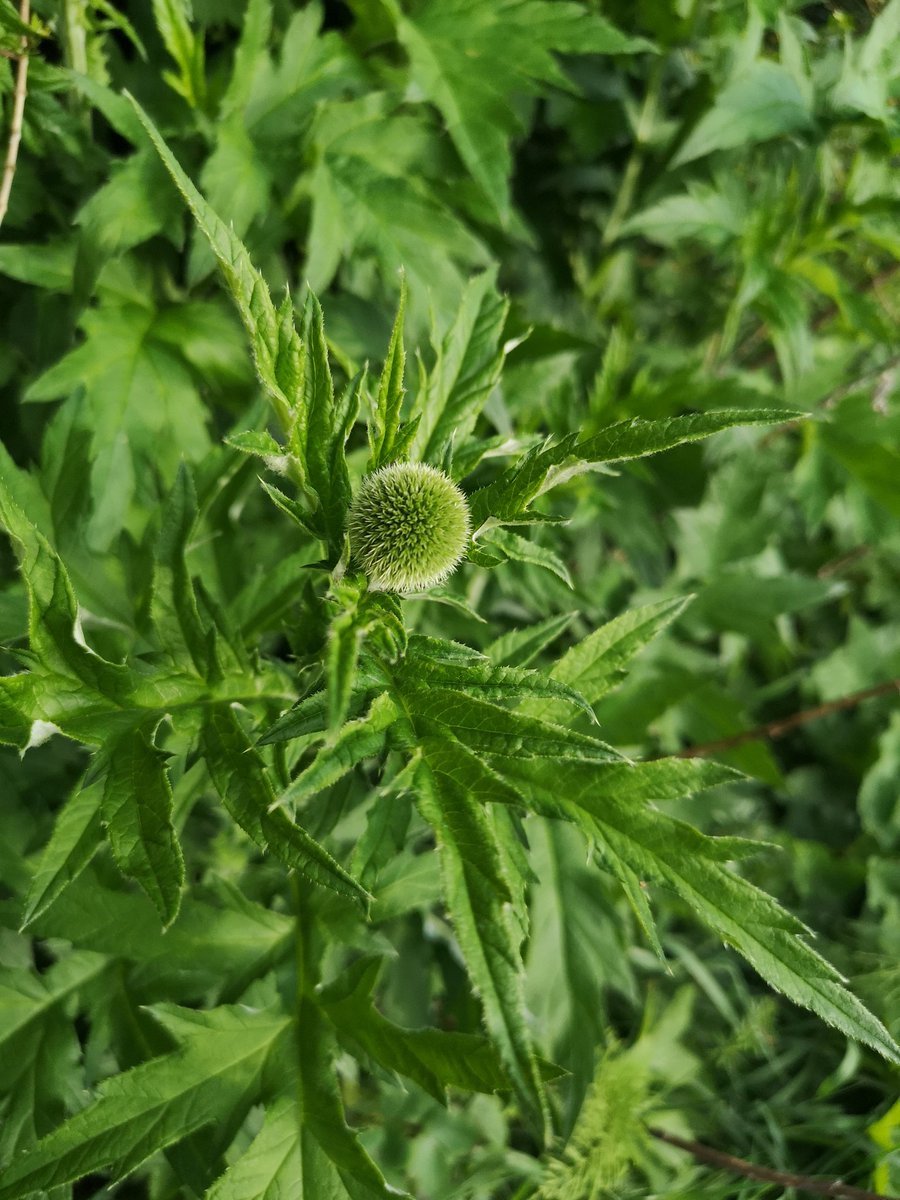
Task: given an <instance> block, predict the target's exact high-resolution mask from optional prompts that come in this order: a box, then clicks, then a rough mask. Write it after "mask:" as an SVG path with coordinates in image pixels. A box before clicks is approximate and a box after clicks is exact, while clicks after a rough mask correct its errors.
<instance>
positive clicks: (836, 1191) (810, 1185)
mask: <svg viewBox="0 0 900 1200" xmlns="http://www.w3.org/2000/svg"><path fill="white" fill-rule="evenodd" d="M648 1132H649V1133H650V1135H651V1136H652V1137H655V1138H657V1139H658V1140H659V1141H661V1142H665V1143H666V1144H667V1145H669V1146H677V1147H678V1149H679V1150H685V1151H686V1152H687V1153H688V1154H690V1155H692V1156H693V1157H694V1158H695V1159H696V1160H697V1161H698V1162H702V1163H708V1164H709V1166H711V1167H719V1168H721V1170H723V1171H730V1172H731V1173H732V1174H733V1175H743V1176H744V1178H745V1179H758V1180H759V1181H760V1182H761V1183H774V1184H778V1185H779V1186H780V1187H789V1188H796V1189H797V1191H800V1192H809V1193H810V1195H813V1196H831V1197H833V1198H834V1200H890V1197H888V1196H885V1195H883V1194H882V1193H881V1192H867V1191H865V1190H864V1189H863V1188H858V1187H851V1185H850V1184H849V1183H844V1182H843V1181H842V1180H840V1179H817V1178H816V1177H815V1176H813V1175H796V1174H794V1172H793V1171H774V1170H772V1168H771V1167H762V1166H760V1165H759V1164H758V1163H752V1162H747V1160H746V1159H745V1158H735V1157H734V1155H733V1154H725V1153H724V1152H723V1151H722V1150H714V1149H713V1148H712V1146H704V1145H702V1143H700V1142H692V1141H688V1139H687V1138H680V1137H677V1136H676V1135H675V1134H674V1133H667V1132H666V1130H664V1129H654V1128H650V1129H649V1130H648Z"/></svg>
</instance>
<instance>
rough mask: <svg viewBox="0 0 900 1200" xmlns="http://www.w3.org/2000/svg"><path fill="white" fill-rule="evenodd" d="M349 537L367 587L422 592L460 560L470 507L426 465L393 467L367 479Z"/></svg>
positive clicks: (452, 485)
mask: <svg viewBox="0 0 900 1200" xmlns="http://www.w3.org/2000/svg"><path fill="white" fill-rule="evenodd" d="M348 532H349V534H350V548H351V551H352V553H353V556H354V558H355V559H356V560H357V562H358V563H359V565H360V566H361V567H362V568H363V569H364V570H365V572H366V574H367V575H368V577H369V587H371V588H373V589H375V590H378V591H387V592H418V591H424V590H425V589H427V588H431V587H434V586H435V585H436V584H439V583H443V581H444V580H445V579H446V578H447V577H448V576H449V575H451V574H452V572H453V571H454V570H455V569H456V568H457V566H458V565H459V563H460V561H461V560H462V557H463V554H464V553H465V548H466V542H467V541H468V537H469V507H468V504H467V503H466V498H465V496H464V495H463V493H462V492H461V491H460V489H459V488H458V487H457V486H456V484H455V483H453V481H452V480H451V479H449V478H448V477H447V476H446V475H445V474H444V472H443V471H439V470H438V469H437V468H436V467H431V466H429V465H428V464H427V463H410V462H404V463H392V464H391V465H390V466H387V467H381V468H380V469H379V470H377V471H375V472H374V473H373V474H371V475H368V476H366V478H365V479H364V480H363V482H362V484H361V485H360V488H359V491H358V492H357V495H356V497H355V499H354V501H353V504H352V506H351V509H350V519H349V522H348Z"/></svg>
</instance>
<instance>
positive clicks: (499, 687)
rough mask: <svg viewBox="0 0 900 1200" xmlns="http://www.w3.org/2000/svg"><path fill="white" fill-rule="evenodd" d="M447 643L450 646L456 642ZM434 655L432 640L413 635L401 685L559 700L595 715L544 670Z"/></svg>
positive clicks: (471, 657) (472, 657)
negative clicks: (449, 658) (543, 671)
mask: <svg viewBox="0 0 900 1200" xmlns="http://www.w3.org/2000/svg"><path fill="white" fill-rule="evenodd" d="M444 645H445V646H447V647H449V646H451V645H452V643H444ZM460 649H463V650H466V649H468V648H467V647H461V648H460ZM434 654H435V647H434V645H433V643H432V640H431V639H427V638H421V637H418V636H416V637H413V638H411V639H410V642H409V652H408V654H407V656H406V658H405V659H404V661H403V662H402V663H401V664H400V666H399V667H398V671H397V675H398V679H399V681H400V684H401V686H406V685H407V684H408V685H409V686H411V687H419V686H424V687H428V686H430V685H434V686H438V687H455V688H461V689H463V690H466V691H471V692H474V693H475V694H476V695H480V696H488V697H491V698H493V699H508V700H513V699H519V700H527V699H535V698H538V699H542V700H544V699H546V700H559V701H563V702H565V703H566V704H568V705H573V706H574V707H576V708H579V709H581V711H582V712H584V713H585V714H586V715H587V716H588V717H589V718H590V719H591V720H593V718H594V714H593V709H592V708H591V706H590V705H589V704H588V702H587V701H586V700H585V699H584V697H583V696H581V695H580V694H579V693H578V692H577V691H575V690H574V689H573V688H570V687H569V686H568V685H567V684H563V683H559V682H557V681H556V680H555V679H549V678H548V677H547V676H546V675H544V674H543V673H542V672H540V671H530V670H526V669H524V668H522V667H505V666H495V665H494V664H493V663H492V662H491V661H490V659H487V658H485V657H483V656H482V655H477V654H474V655H473V654H472V653H471V652H469V654H468V655H465V656H462V657H460V658H458V659H457V660H456V661H454V660H453V659H451V660H449V661H446V660H445V661H442V660H441V659H440V658H436V657H435V656H434Z"/></svg>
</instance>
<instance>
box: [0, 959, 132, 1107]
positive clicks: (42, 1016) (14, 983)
mask: <svg viewBox="0 0 900 1200" xmlns="http://www.w3.org/2000/svg"><path fill="white" fill-rule="evenodd" d="M108 965H109V961H108V959H107V958H106V957H105V955H102V954H92V953H91V952H90V951H85V950H81V951H77V952H76V953H73V954H69V955H67V956H66V957H64V958H62V959H61V960H60V961H59V962H56V963H54V964H53V966H52V968H51V969H50V970H49V971H47V972H45V973H44V974H43V975H36V974H35V973H34V972H33V971H11V970H7V969H4V970H3V971H2V972H0V1082H2V1086H3V1088H4V1090H6V1089H12V1088H13V1087H14V1086H15V1082H16V1079H17V1077H18V1075H19V1073H20V1072H21V1071H22V1070H23V1069H25V1068H26V1067H27V1064H28V1062H29V1059H30V1058H31V1056H32V1055H31V1053H29V1051H32V1052H33V1050H34V1048H35V1047H34V1043H35V1041H39V1040H40V1039H41V1037H42V1036H44V1034H45V1033H46V1029H45V1028H44V1026H45V1024H46V1022H47V1021H48V1019H51V1018H52V1017H53V1016H54V1015H57V1016H58V1015H60V1014H59V1010H60V1009H63V1008H64V1006H65V1005H66V1004H67V1003H68V1002H69V1001H70V999H71V997H72V996H73V994H74V993H77V992H79V991H80V990H81V989H82V988H84V987H87V986H89V985H90V984H92V983H93V982H94V981H95V980H96V979H98V978H99V977H101V976H102V975H103V973H104V971H106V970H107V969H108Z"/></svg>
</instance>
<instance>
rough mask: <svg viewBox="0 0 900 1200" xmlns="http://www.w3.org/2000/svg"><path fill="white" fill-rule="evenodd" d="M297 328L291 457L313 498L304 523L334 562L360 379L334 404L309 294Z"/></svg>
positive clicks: (318, 314) (320, 323)
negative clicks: (299, 387) (297, 390)
mask: <svg viewBox="0 0 900 1200" xmlns="http://www.w3.org/2000/svg"><path fill="white" fill-rule="evenodd" d="M302 329H303V341H304V345H305V346H306V356H305V359H304V371H303V396H302V401H299V402H298V403H297V405H296V407H295V413H296V417H295V420H294V424H293V429H292V431H291V441H290V445H291V449H292V451H293V453H294V454H295V456H296V457H297V458H298V459H299V460H300V461H301V462H305V463H306V478H307V481H308V484H309V487H310V489H311V490H312V492H313V493H314V494H315V497H316V502H317V503H316V509H315V512H314V513H313V514H312V515H311V516H310V518H309V521H310V525H311V528H312V529H313V532H314V533H315V534H316V536H317V537H319V538H321V540H322V541H323V542H325V543H326V544H327V546H328V548H329V553H330V555H331V559H332V561H333V562H337V560H338V559H339V558H340V555H341V550H342V548H343V542H344V533H345V527H346V524H347V510H348V509H349V507H350V499H351V491H350V473H349V471H348V469H347V457H346V452H345V446H346V442H347V439H348V437H349V436H350V431H351V429H352V428H353V424H354V422H355V420H356V415H357V413H358V411H359V397H360V391H361V388H362V385H363V378H364V376H363V374H362V373H359V374H357V376H356V377H355V378H354V379H353V380H351V382H350V383H349V384H348V385H347V387H346V388H345V390H344V392H343V394H342V395H341V397H340V399H339V400H337V401H336V400H335V395H334V384H333V382H332V378H331V368H330V366H329V364H328V346H327V343H326V341H325V323H324V317H323V315H322V306H321V305H320V304H319V301H318V300H317V299H316V297H315V296H314V295H312V294H310V297H309V300H308V302H307V307H306V311H305V313H304V319H303V326H302Z"/></svg>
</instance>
